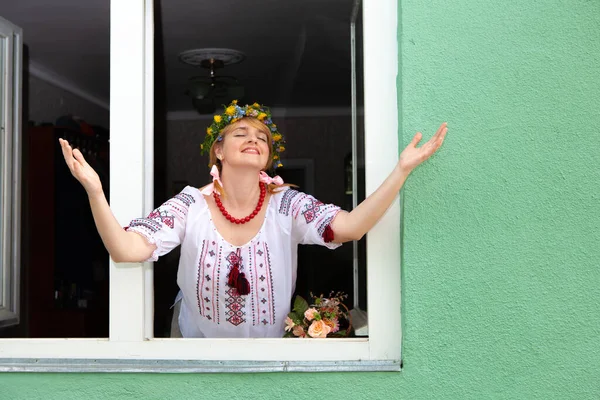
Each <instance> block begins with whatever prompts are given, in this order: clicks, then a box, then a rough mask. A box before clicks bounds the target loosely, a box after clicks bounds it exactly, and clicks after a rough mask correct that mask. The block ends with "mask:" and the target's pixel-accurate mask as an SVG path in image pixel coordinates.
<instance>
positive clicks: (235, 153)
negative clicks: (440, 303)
mask: <svg viewBox="0 0 600 400" xmlns="http://www.w3.org/2000/svg"><path fill="white" fill-rule="evenodd" d="M446 132H447V127H446V123H443V124H442V125H441V126H440V128H439V129H438V131H437V133H436V134H435V135H434V136H433V137H432V138H431V139H430V140H429V141H428V142H427V143H426V144H424V145H423V146H421V147H420V148H417V147H416V146H417V144H418V143H419V141H420V140H421V134H420V133H417V134H416V135H415V137H414V139H413V140H412V142H411V143H410V144H409V145H408V146H407V147H406V149H404V151H402V153H401V154H400V159H399V161H398V163H397V165H396V167H395V168H394V170H393V171H392V173H391V174H390V175H389V176H388V178H387V179H386V180H385V181H384V182H383V184H382V185H381V186H380V187H379V188H378V189H377V190H376V191H375V192H374V193H372V194H371V195H370V196H368V197H367V198H366V199H365V200H364V201H363V202H362V203H361V204H360V205H359V206H358V207H356V208H355V209H354V210H353V211H352V212H346V211H343V210H340V208H339V207H337V206H335V205H331V204H323V203H321V202H319V201H318V200H316V199H315V198H314V197H312V196H310V195H307V194H305V193H302V192H299V191H297V190H294V189H292V188H291V187H289V186H287V185H284V184H283V182H282V181H281V178H279V177H275V178H271V177H269V176H268V175H267V174H265V172H264V171H265V170H268V169H270V167H271V165H272V163H273V162H277V163H278V166H280V165H281V164H279V160H280V159H279V157H280V153H281V152H282V151H283V150H284V147H283V139H282V136H281V134H280V133H279V132H278V131H277V127H276V125H275V124H274V123H273V122H272V120H271V115H270V111H269V109H268V108H265V107H262V106H261V105H259V104H257V103H254V104H253V105H247V106H245V107H240V106H238V105H237V102H236V101H234V102H233V103H232V104H230V105H229V106H228V107H226V108H225V112H224V113H223V114H221V115H216V116H215V117H214V122H213V124H212V125H211V126H210V127H209V128H208V129H207V134H206V137H205V141H204V143H203V145H202V147H203V150H206V149H210V150H209V151H210V164H211V165H212V166H213V167H212V170H211V175H212V177H213V183H211V184H210V185H208V186H205V187H204V188H202V189H197V188H193V187H190V186H188V187H186V188H185V189H184V190H183V191H182V192H181V193H179V194H178V195H176V196H175V197H173V198H172V199H170V200H168V201H167V202H166V203H164V204H163V205H161V206H160V207H159V208H157V209H156V210H154V211H153V212H152V213H151V214H150V215H149V216H148V217H147V218H140V219H135V220H133V221H131V223H130V225H129V226H128V227H127V228H125V229H123V228H122V227H121V226H120V225H119V223H118V222H117V220H116V219H115V217H114V216H113V214H112V212H111V210H110V208H109V206H108V203H107V201H106V198H105V196H104V193H103V191H102V185H101V183H100V180H99V179H98V175H97V174H96V173H95V172H94V170H93V169H92V168H91V167H90V166H89V165H88V164H87V162H86V161H85V159H84V158H83V156H82V154H81V152H79V150H77V149H75V150H73V149H72V148H71V147H70V145H69V143H68V142H66V141H65V140H62V139H60V144H61V146H62V150H63V154H64V157H65V161H66V163H67V165H68V166H69V169H70V170H71V173H72V174H73V176H74V177H75V178H76V179H77V180H78V181H79V182H81V184H82V185H83V186H84V188H85V190H86V191H87V193H88V196H89V200H90V205H91V208H92V213H93V215H94V220H95V222H96V226H97V228H98V232H99V233H100V236H101V238H102V240H103V242H104V245H105V246H106V248H107V250H108V252H109V253H110V255H111V257H112V259H113V260H114V261H115V262H142V261H146V260H150V261H154V260H156V259H158V257H159V256H161V255H164V254H166V253H168V252H169V251H170V250H172V249H173V248H175V247H176V246H178V245H181V246H182V247H181V257H180V261H179V269H178V273H177V283H178V285H179V288H180V293H179V295H178V297H177V301H176V303H177V307H176V313H175V317H174V321H176V322H177V323H176V325H178V327H177V328H178V329H177V330H176V331H180V333H181V336H183V337H282V336H283V334H284V327H285V322H284V321H285V318H286V316H287V314H288V312H289V311H290V310H289V308H290V300H291V296H292V294H293V291H294V287H295V283H296V268H297V245H298V244H319V245H323V246H327V247H328V248H331V249H334V248H336V247H338V246H340V245H341V243H344V242H347V241H351V240H359V239H360V238H361V237H362V236H363V235H364V234H366V233H367V232H368V231H369V229H371V228H372V227H373V226H374V225H375V223H376V222H377V221H378V220H379V218H380V217H381V216H382V215H383V214H384V212H385V211H386V210H387V208H388V207H389V206H390V204H391V203H392V201H393V199H394V198H395V197H396V195H397V194H398V192H399V190H400V188H401V187H402V185H403V183H404V181H405V180H406V178H407V177H408V175H409V174H410V172H411V171H412V170H413V169H414V168H415V167H417V166H418V165H419V164H421V163H422V162H423V161H425V160H426V159H428V158H429V157H430V156H431V155H432V154H433V153H434V152H435V151H436V150H437V149H438V148H439V147H440V146H441V144H442V142H443V140H444V137H445V135H446ZM177 311H178V312H177ZM173 336H179V335H178V332H177V333H175V334H174V335H173Z"/></svg>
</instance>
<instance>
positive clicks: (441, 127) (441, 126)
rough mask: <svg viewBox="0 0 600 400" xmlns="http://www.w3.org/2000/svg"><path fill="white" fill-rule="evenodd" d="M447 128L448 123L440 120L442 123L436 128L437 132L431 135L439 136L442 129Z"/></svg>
mask: <svg viewBox="0 0 600 400" xmlns="http://www.w3.org/2000/svg"><path fill="white" fill-rule="evenodd" d="M445 130H446V131H447V130H448V123H447V122H442V124H441V125H440V127H439V128H438V130H437V132H436V133H435V135H433V137H436V138H437V137H439V136H440V135H442V133H443V132H444V131H445Z"/></svg>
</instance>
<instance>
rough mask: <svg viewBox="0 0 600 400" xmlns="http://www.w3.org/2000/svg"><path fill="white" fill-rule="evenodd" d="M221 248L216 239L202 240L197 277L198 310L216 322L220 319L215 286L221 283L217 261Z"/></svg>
mask: <svg viewBox="0 0 600 400" xmlns="http://www.w3.org/2000/svg"><path fill="white" fill-rule="evenodd" d="M221 250H222V249H221V248H219V246H218V245H217V243H216V242H215V241H209V240H203V241H202V246H201V250H200V259H199V260H198V271H197V278H196V298H197V299H198V311H199V312H200V315H202V316H203V317H205V318H206V319H208V320H209V321H214V322H216V323H219V321H220V318H219V301H218V298H217V295H218V291H217V290H216V289H215V288H216V286H218V284H219V274H218V268H217V263H218V260H219V256H220V254H221Z"/></svg>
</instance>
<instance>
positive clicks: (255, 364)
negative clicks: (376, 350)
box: [0, 358, 400, 373]
mask: <svg viewBox="0 0 600 400" xmlns="http://www.w3.org/2000/svg"><path fill="white" fill-rule="evenodd" d="M368 371H373V372H387V371H392V372H393V371H396V372H397V371H400V362H399V361H396V360H393V361H370V360H366V361H186V360H122V359H53V358H45V359H42V358H22V359H15V358H12V359H2V358H0V372H87V373H90V372H128V373H219V372H223V373H256V372H368Z"/></svg>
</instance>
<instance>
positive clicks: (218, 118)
mask: <svg viewBox="0 0 600 400" xmlns="http://www.w3.org/2000/svg"><path fill="white" fill-rule="evenodd" d="M215 122H216V123H217V124H218V123H219V122H221V116H220V115H215Z"/></svg>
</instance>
